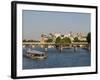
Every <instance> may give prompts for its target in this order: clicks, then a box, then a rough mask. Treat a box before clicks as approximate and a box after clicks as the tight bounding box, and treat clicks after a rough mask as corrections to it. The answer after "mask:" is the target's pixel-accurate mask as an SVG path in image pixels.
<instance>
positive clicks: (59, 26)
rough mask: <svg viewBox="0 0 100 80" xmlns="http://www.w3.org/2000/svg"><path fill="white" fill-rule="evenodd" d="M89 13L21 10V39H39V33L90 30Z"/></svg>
mask: <svg viewBox="0 0 100 80" xmlns="http://www.w3.org/2000/svg"><path fill="white" fill-rule="evenodd" d="M90 20H91V15H90V14H89V13H73V12H52V11H48V12H47V11H34V10H23V13H22V28H23V29H22V36H23V39H36V40H37V39H40V35H41V33H45V34H49V33H55V32H61V33H62V34H65V33H66V32H67V33H68V32H70V31H72V32H84V33H86V34H87V33H88V32H90V26H91V25H90Z"/></svg>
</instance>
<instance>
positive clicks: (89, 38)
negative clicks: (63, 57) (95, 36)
mask: <svg viewBox="0 0 100 80" xmlns="http://www.w3.org/2000/svg"><path fill="white" fill-rule="evenodd" d="M87 42H88V43H91V33H90V32H89V33H88V34H87Z"/></svg>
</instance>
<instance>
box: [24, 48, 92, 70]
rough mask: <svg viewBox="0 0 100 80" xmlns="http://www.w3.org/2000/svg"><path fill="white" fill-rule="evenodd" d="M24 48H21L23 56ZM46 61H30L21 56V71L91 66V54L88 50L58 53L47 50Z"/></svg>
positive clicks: (53, 49)
mask: <svg viewBox="0 0 100 80" xmlns="http://www.w3.org/2000/svg"><path fill="white" fill-rule="evenodd" d="M26 50H27V49H26V48H23V54H26ZM33 50H38V51H42V52H43V51H44V49H42V48H33ZM47 55H48V57H47V59H43V60H32V59H30V58H27V57H24V56H23V69H39V68H58V67H81V66H90V65H91V53H90V52H89V51H88V50H85V49H82V48H78V49H77V51H76V52H74V49H73V48H71V49H64V50H63V51H62V52H59V51H58V50H56V49H55V48H49V49H48V52H47Z"/></svg>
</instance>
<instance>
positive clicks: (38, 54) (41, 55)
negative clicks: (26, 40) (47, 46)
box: [24, 49, 47, 60]
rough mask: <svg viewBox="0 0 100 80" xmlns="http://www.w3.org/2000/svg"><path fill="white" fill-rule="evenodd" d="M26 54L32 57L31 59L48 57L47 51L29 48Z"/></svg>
mask: <svg viewBox="0 0 100 80" xmlns="http://www.w3.org/2000/svg"><path fill="white" fill-rule="evenodd" d="M24 56H26V57H28V58H31V59H39V60H40V59H46V58H47V54H46V53H45V52H41V51H37V50H30V49H29V50H27V52H26V54H24Z"/></svg>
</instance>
